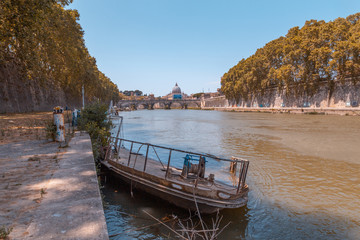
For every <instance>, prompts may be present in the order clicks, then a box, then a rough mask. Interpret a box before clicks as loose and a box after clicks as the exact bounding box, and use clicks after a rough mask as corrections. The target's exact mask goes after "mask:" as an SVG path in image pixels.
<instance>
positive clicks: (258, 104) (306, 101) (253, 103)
mask: <svg viewBox="0 0 360 240" xmlns="http://www.w3.org/2000/svg"><path fill="white" fill-rule="evenodd" d="M359 103H360V83H358V84H356V85H354V84H353V83H351V82H350V81H348V82H346V83H345V84H336V85H335V88H334V91H333V93H332V94H331V95H330V91H329V87H328V86H327V85H326V84H323V85H322V86H321V87H320V89H319V91H318V92H317V93H316V94H315V95H313V96H307V95H304V96H301V97H296V96H295V95H294V94H288V95H287V94H286V93H285V91H284V90H283V91H280V92H279V91H278V90H277V89H276V88H274V89H268V90H267V91H265V93H264V94H263V95H261V94H254V95H253V96H252V97H251V98H250V99H248V100H244V99H240V100H239V101H238V102H236V101H234V100H227V99H225V97H224V96H221V97H216V98H208V99H202V104H201V107H202V108H216V107H221V108H229V107H230V108H233V107H240V108H263V107H264V108H314V109H316V108H319V109H320V108H339V109H341V108H355V109H360V107H359Z"/></svg>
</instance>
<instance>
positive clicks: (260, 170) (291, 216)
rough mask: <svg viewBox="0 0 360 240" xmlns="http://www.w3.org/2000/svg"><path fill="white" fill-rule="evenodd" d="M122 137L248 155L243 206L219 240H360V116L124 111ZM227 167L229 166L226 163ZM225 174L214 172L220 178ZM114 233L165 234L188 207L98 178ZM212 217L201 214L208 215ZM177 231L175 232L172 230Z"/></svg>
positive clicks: (230, 215) (228, 213)
mask: <svg viewBox="0 0 360 240" xmlns="http://www.w3.org/2000/svg"><path fill="white" fill-rule="evenodd" d="M121 115H122V116H123V117H124V136H125V138H127V139H131V140H138V141H145V142H149V143H153V144H158V145H165V146H172V147H175V148H180V149H184V150H192V151H196V152H205V153H210V154H214V155H217V156H221V157H227V158H230V157H231V156H237V157H243V158H246V159H248V160H249V161H250V166H249V172H248V178H247V183H248V185H249V187H250V192H249V202H248V204H247V206H246V207H243V208H240V209H236V210H223V211H221V212H220V214H221V215H223V220H222V224H221V226H224V225H225V224H227V223H228V222H231V223H230V225H229V226H228V227H226V228H225V229H224V231H223V232H222V233H221V235H220V236H219V239H360V118H359V117H351V116H330V115H295V114H294V115H293V114H269V113H236V112H217V111H199V110H154V111H149V110H141V111H133V112H122V113H121ZM226 167H227V166H226ZM222 174H223V173H221V172H218V173H215V176H217V175H219V176H222ZM102 184H103V185H104V188H103V189H102V192H103V193H104V195H105V199H104V200H105V202H106V205H105V207H104V208H105V216H106V220H107V225H108V230H109V235H110V236H111V239H167V236H168V234H169V231H168V230H166V228H164V227H161V226H158V225H156V226H152V227H149V226H150V225H152V224H154V223H156V222H155V221H154V220H151V219H150V218H149V217H148V216H147V215H146V214H145V213H144V212H143V210H146V211H148V212H150V213H151V214H152V215H153V216H155V217H157V218H159V219H163V220H164V221H165V220H166V219H167V218H166V217H167V216H168V215H171V214H175V215H177V216H179V217H181V218H186V217H188V216H189V213H188V212H187V211H184V210H181V209H178V208H176V207H173V206H172V205H170V204H167V203H166V202H163V201H159V200H158V199H156V198H153V197H152V196H149V195H147V194H143V193H141V192H135V193H134V198H131V196H130V190H129V187H128V186H126V185H124V184H123V183H122V182H119V181H118V180H116V179H112V178H109V177H108V178H107V179H106V182H105V179H104V177H103V178H102ZM214 217H215V216H204V218H205V220H207V221H210V220H211V218H214ZM171 236H174V235H171Z"/></svg>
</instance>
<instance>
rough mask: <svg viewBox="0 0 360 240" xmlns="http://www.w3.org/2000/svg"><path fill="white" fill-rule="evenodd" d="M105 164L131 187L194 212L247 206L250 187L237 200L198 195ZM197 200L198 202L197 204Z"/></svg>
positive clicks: (208, 211) (105, 163)
mask: <svg viewBox="0 0 360 240" xmlns="http://www.w3.org/2000/svg"><path fill="white" fill-rule="evenodd" d="M103 165H104V166H105V167H107V168H108V169H109V170H110V171H112V172H113V173H114V174H115V176H117V177H119V178H120V179H122V180H123V181H124V182H126V183H128V184H130V185H131V187H133V188H136V189H140V190H142V191H145V192H147V193H149V194H151V195H153V196H155V197H158V198H161V199H163V200H165V201H167V202H169V203H171V204H173V205H175V206H178V207H180V208H183V209H189V210H191V211H193V212H196V211H200V213H204V214H211V213H215V212H217V211H219V210H222V209H224V208H240V207H242V206H245V205H246V203H247V200H248V196H247V195H248V188H246V189H244V190H243V191H242V194H241V197H240V198H238V199H235V200H219V199H212V198H207V197H204V196H196V195H195V194H194V193H193V194H191V193H186V192H184V191H181V190H179V189H174V188H172V187H169V186H166V184H160V183H157V182H154V181H151V180H149V179H146V178H143V177H141V176H138V175H134V174H131V173H130V172H128V171H124V170H122V169H119V168H116V167H114V166H113V165H111V164H109V163H108V162H103ZM195 201H196V203H197V204H195ZM197 208H198V209H197Z"/></svg>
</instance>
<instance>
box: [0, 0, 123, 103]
mask: <svg viewBox="0 0 360 240" xmlns="http://www.w3.org/2000/svg"><path fill="white" fill-rule="evenodd" d="M70 2H72V0H36V1H35V0H31V1H29V0H1V1H0V65H5V66H6V64H9V63H13V64H16V65H17V66H19V67H20V69H22V74H23V76H24V78H23V79H25V80H27V81H32V80H34V79H36V80H39V82H43V81H53V82H55V83H58V84H59V85H60V86H61V87H62V88H63V89H64V90H65V92H67V93H70V94H71V95H72V96H81V93H80V92H81V86H82V85H83V84H84V85H85V91H86V96H87V98H89V99H93V98H97V99H101V100H104V101H109V100H110V99H113V100H117V99H118V88H117V86H116V85H115V84H114V83H113V82H111V80H110V79H109V78H108V77H106V76H105V75H104V74H103V73H102V72H101V71H99V69H98V68H97V65H96V60H95V59H94V58H93V57H91V56H90V54H89V52H88V50H87V48H86V46H85V43H84V39H83V35H84V33H83V30H82V28H81V26H80V25H79V24H78V22H77V20H79V13H78V12H77V11H76V10H71V9H68V10H65V9H64V7H65V6H66V5H68V4H69V3H70Z"/></svg>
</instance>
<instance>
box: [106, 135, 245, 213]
mask: <svg viewBox="0 0 360 240" xmlns="http://www.w3.org/2000/svg"><path fill="white" fill-rule="evenodd" d="M126 144H127V145H130V148H125V145H126ZM136 148H137V151H136ZM159 149H160V150H162V151H168V156H167V163H166V165H165V164H164V163H163V161H161V160H160V158H159V156H158V154H157V151H159ZM141 150H142V151H143V153H141ZM150 152H152V155H155V156H157V158H158V159H157V160H155V159H152V158H150ZM154 153H155V154H154ZM174 153H177V154H174ZM179 154H182V155H183V156H184V158H183V159H181V160H183V161H184V164H183V168H182V169H180V168H175V167H172V166H171V161H174V159H172V156H173V158H174V156H175V155H177V156H179ZM211 160H212V161H215V160H216V161H226V162H231V163H232V164H231V165H232V166H234V165H235V164H239V165H240V168H239V172H238V177H236V179H237V183H236V185H235V186H231V185H228V184H225V183H223V182H221V181H218V180H216V179H215V176H214V174H206V172H205V166H206V164H207V162H208V161H211ZM102 164H103V165H104V166H105V167H107V168H108V169H109V170H111V171H112V172H114V173H115V174H116V175H118V176H119V177H120V178H121V179H123V180H124V181H125V182H127V183H129V184H131V186H132V188H137V189H140V190H143V191H145V192H147V193H150V194H152V195H154V196H157V197H159V198H162V199H164V200H166V201H168V202H170V203H172V204H174V205H176V206H178V207H181V208H184V209H190V210H191V211H199V212H200V213H214V212H216V211H218V210H221V209H224V208H239V207H242V206H244V205H246V203H247V201H248V191H249V188H248V185H247V184H246V183H245V180H246V175H247V170H248V166H249V162H248V161H247V160H244V159H239V158H232V159H223V158H218V157H216V156H213V155H209V154H200V153H194V152H189V151H183V150H179V149H174V148H168V147H163V146H157V145H152V144H149V143H143V142H137V141H131V140H126V139H124V138H118V137H112V138H110V143H109V147H108V149H107V152H106V157H105V159H104V161H102Z"/></svg>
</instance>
